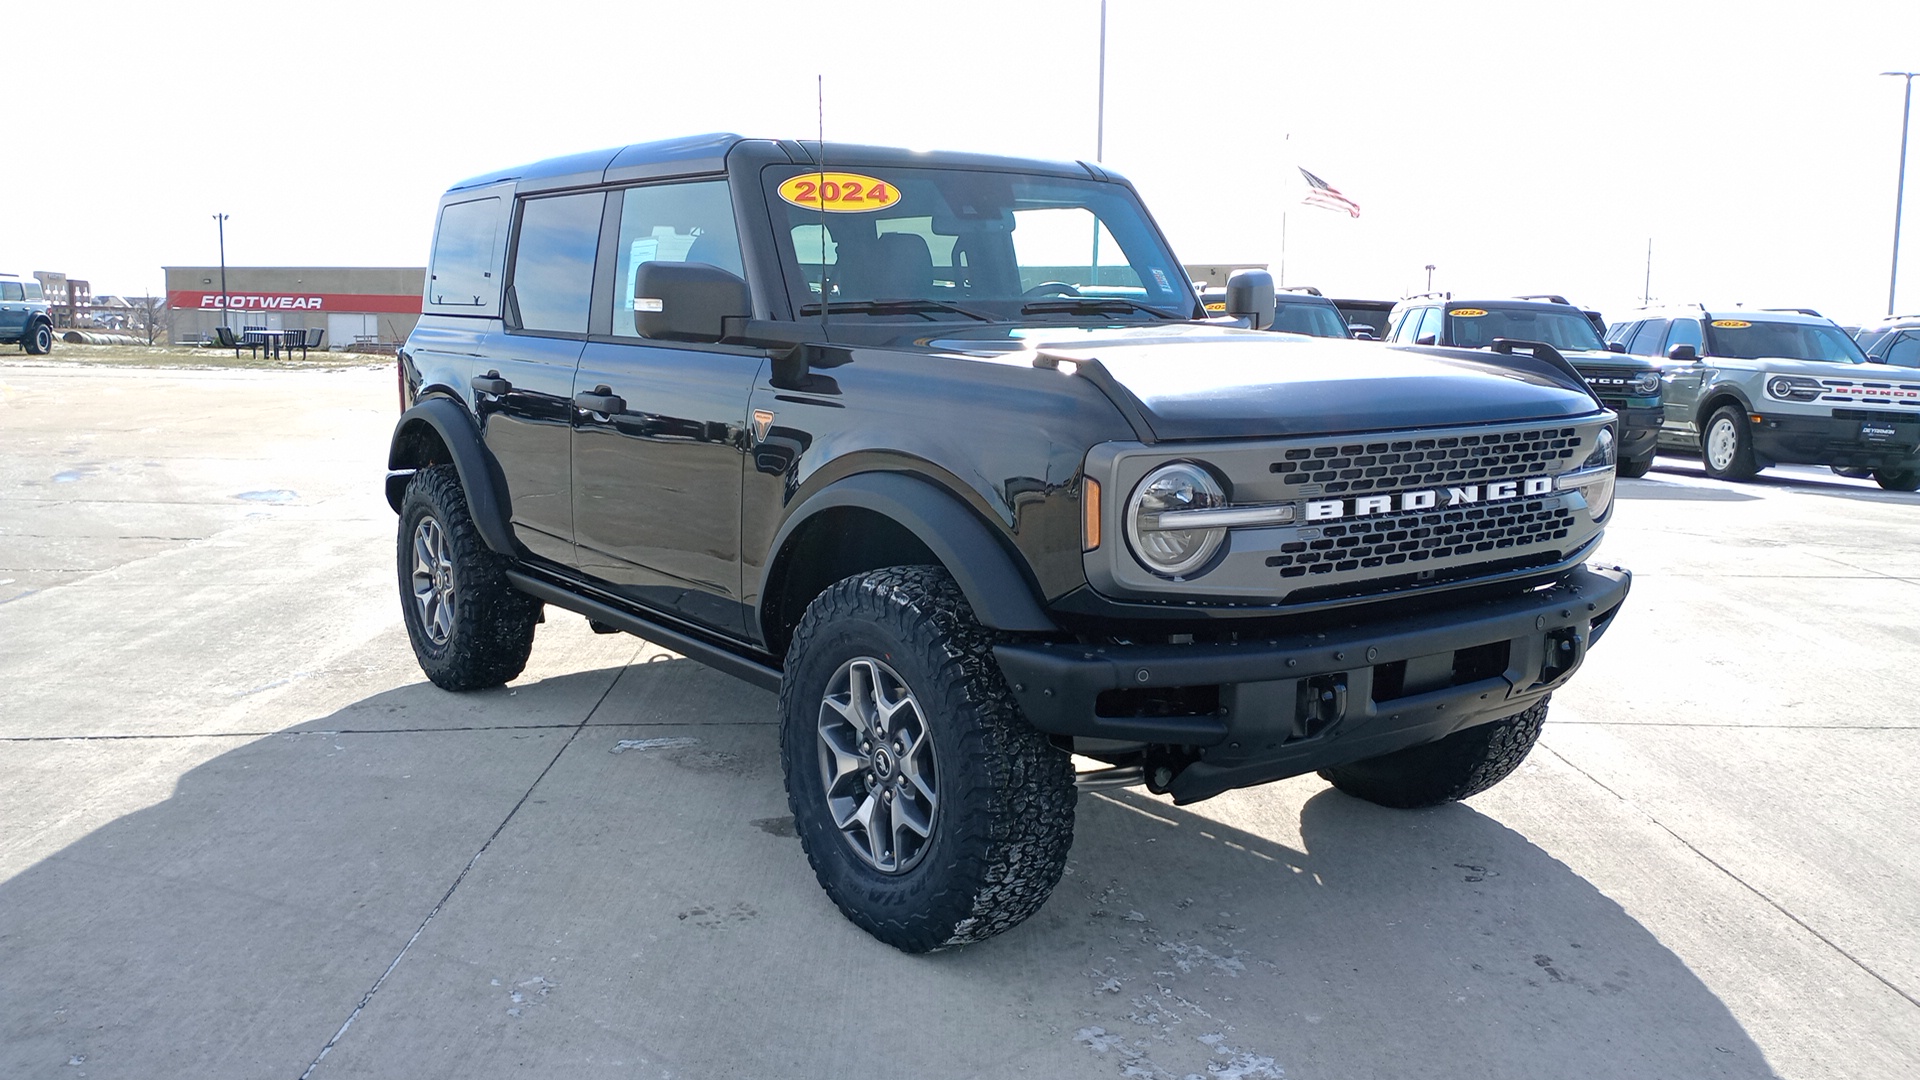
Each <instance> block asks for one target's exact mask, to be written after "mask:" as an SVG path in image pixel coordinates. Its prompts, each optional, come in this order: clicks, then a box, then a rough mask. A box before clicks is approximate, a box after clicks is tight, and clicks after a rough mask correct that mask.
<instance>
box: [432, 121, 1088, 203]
mask: <svg viewBox="0 0 1920 1080" xmlns="http://www.w3.org/2000/svg"><path fill="white" fill-rule="evenodd" d="M735 154H747V155H750V161H751V159H754V158H757V159H759V161H760V163H761V164H794V165H820V164H821V161H822V159H821V154H820V144H819V143H818V142H817V141H814V140H793V139H781V140H773V139H748V138H745V137H744V136H740V135H735V134H732V133H729V132H716V133H713V134H707V135H689V136H685V137H683V138H677V139H661V140H658V141H656V142H644V143H634V144H632V145H630V146H622V147H614V148H611V149H605V150H590V151H587V152H585V153H579V154H567V155H564V156H561V157H553V158H547V159H546V160H545V161H536V162H533V163H531V164H527V165H521V166H517V167H514V168H510V169H501V170H498V171H496V172H491V173H487V174H485V175H482V176H476V177H473V178H471V179H468V180H463V181H461V182H460V183H458V184H455V185H453V186H452V187H451V188H449V189H448V190H449V191H464V190H467V189H470V188H477V187H485V186H487V185H490V184H499V183H505V182H508V181H517V185H518V187H519V188H520V190H522V191H529V190H531V191H544V190H550V189H554V188H563V187H581V186H585V185H589V184H599V183H613V182H619V181H626V180H645V179H653V178H660V177H669V176H700V175H717V174H720V173H723V172H725V171H726V169H727V160H728V158H730V157H732V156H733V155H735ZM842 163H844V164H846V165H849V166H853V165H866V166H896V167H912V166H929V165H933V166H947V167H951V168H964V169H976V170H992V171H998V172H1021V173H1040V174H1044V175H1050V176H1067V177H1078V178H1081V179H1094V180H1107V179H1114V180H1118V179H1120V177H1118V176H1116V175H1115V174H1113V173H1111V172H1109V171H1108V170H1106V169H1103V168H1100V167H1097V166H1093V165H1089V164H1087V163H1086V162H1083V161H1075V162H1064V161H1044V160H1040V159H1031V158H1015V157H1001V156H997V155H992V154H974V153H967V152H964V151H952V150H907V149H903V148H900V147H893V146H860V145H854V144H850V143H836V142H828V143H827V146H826V154H825V164H824V166H823V167H824V168H826V169H828V170H832V169H834V168H836V167H838V166H840V165H841V164H842Z"/></svg>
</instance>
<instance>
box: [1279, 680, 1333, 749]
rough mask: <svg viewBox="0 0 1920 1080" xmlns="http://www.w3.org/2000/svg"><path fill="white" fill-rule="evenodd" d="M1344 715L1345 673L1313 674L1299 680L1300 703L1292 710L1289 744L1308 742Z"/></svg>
mask: <svg viewBox="0 0 1920 1080" xmlns="http://www.w3.org/2000/svg"><path fill="white" fill-rule="evenodd" d="M1346 715H1347V676H1346V675H1345V673H1338V674H1332V675H1315V676H1313V677H1311V678H1306V679H1301V680H1300V690H1299V701H1298V703H1297V706H1296V707H1295V709H1294V711H1293V732H1292V733H1291V734H1290V735H1289V736H1288V738H1287V741H1288V742H1296V741H1298V740H1300V739H1311V738H1313V737H1314V736H1316V735H1319V734H1320V733H1322V732H1324V731H1326V730H1327V729H1328V728H1330V727H1332V726H1333V725H1335V724H1337V723H1339V722H1340V719H1341V718H1342V717H1344V716H1346Z"/></svg>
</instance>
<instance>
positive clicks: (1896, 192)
mask: <svg viewBox="0 0 1920 1080" xmlns="http://www.w3.org/2000/svg"><path fill="white" fill-rule="evenodd" d="M1880 74H1882V75H1895V76H1898V77H1900V78H1902V79H1905V80H1907V99H1906V104H1905V105H1904V106H1903V107H1902V108H1901V110H1900V180H1899V182H1898V184H1897V185H1896V186H1895V187H1894V189H1893V270H1892V272H1891V273H1889V275H1888V281H1887V316H1888V317H1889V318H1891V317H1892V316H1893V313H1894V304H1893V302H1894V294H1895V292H1896V290H1898V289H1899V287H1900V211H1901V208H1902V204H1903V203H1904V202H1905V200H1906V195H1907V121H1908V120H1909V119H1910V118H1911V117H1912V116H1913V77H1914V76H1915V75H1920V71H1883V72H1881V73H1880Z"/></svg>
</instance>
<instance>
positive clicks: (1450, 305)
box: [1408, 296, 1580, 315]
mask: <svg viewBox="0 0 1920 1080" xmlns="http://www.w3.org/2000/svg"><path fill="white" fill-rule="evenodd" d="M1434 302H1435V303H1437V304H1439V305H1440V306H1442V307H1444V308H1446V309H1447V310H1448V311H1452V310H1453V309H1454V308H1506V309H1508V310H1515V309H1517V310H1520V311H1565V312H1572V313H1573V314H1575V315H1578V314H1580V309H1579V308H1577V307H1574V306H1573V305H1572V304H1558V303H1555V302H1553V301H1552V300H1521V299H1519V298H1518V297H1513V296H1497V297H1490V298H1488V299H1484V300H1476V299H1473V298H1471V297H1461V296H1456V297H1454V298H1452V299H1451V300H1441V299H1438V298H1435V299H1434ZM1408 303H1409V304H1411V303H1412V301H1408Z"/></svg>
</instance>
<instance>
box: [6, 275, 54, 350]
mask: <svg viewBox="0 0 1920 1080" xmlns="http://www.w3.org/2000/svg"><path fill="white" fill-rule="evenodd" d="M16 343H17V344H18V345H19V346H20V347H21V348H22V349H25V350H26V351H27V352H29V353H31V354H33V355H35V356H44V355H46V354H47V353H50V352H52V351H53V317H52V316H51V315H50V314H48V312H47V298H46V296H45V295H44V294H43V293H42V292H41V290H40V282H39V281H38V280H37V279H35V278H31V277H20V276H19V275H17V274H0V345H12V344H16Z"/></svg>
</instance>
